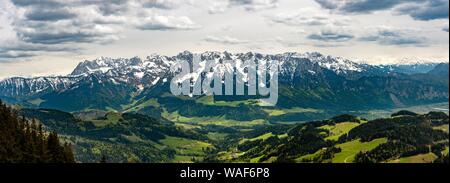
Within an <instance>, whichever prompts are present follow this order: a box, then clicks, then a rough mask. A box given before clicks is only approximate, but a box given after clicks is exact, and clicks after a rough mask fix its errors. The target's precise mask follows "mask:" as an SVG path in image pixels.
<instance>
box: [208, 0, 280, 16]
mask: <svg viewBox="0 0 450 183" xmlns="http://www.w3.org/2000/svg"><path fill="white" fill-rule="evenodd" d="M278 2H279V0H219V1H214V2H213V3H212V5H211V6H210V7H209V9H208V12H209V13H210V14H218V13H224V12H226V11H227V10H228V9H230V8H233V7H241V8H244V10H246V11H260V10H265V9H273V8H276V7H278V5H279V3H278Z"/></svg>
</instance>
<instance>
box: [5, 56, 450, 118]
mask: <svg viewBox="0 0 450 183" xmlns="http://www.w3.org/2000/svg"><path fill="white" fill-rule="evenodd" d="M253 58H254V59H255V60H256V61H257V62H263V61H267V60H276V61H278V64H279V66H280V69H281V70H280V76H279V81H280V87H279V90H280V97H279V102H278V104H277V107H278V108H295V107H302V108H318V109H332V110H354V109H376V108H390V107H398V106H409V105H417V104H427V103H434V102H446V101H448V79H446V75H445V71H447V73H448V67H445V66H441V65H437V66H439V67H437V66H435V67H436V70H433V69H434V68H433V69H431V70H430V71H428V72H425V71H426V70H429V67H431V66H428V65H426V66H425V65H423V66H422V65H420V69H416V70H414V69H412V70H413V71H411V70H408V69H406V70H408V71H407V72H406V71H404V72H403V71H399V69H392V68H400V66H389V67H387V66H373V65H368V64H358V63H356V62H352V61H351V60H348V59H344V58H340V57H332V56H325V55H322V54H320V53H316V52H313V53H304V54H300V53H284V54H275V55H267V54H259V53H252V52H250V53H238V54H232V53H228V52H205V53H202V54H201V59H202V63H206V62H207V61H213V62H216V63H218V64H219V65H218V67H226V68H234V67H236V66H239V65H242V63H243V62H244V61H247V60H249V59H253ZM192 59H193V54H192V53H190V52H188V51H185V52H182V53H180V54H178V55H176V56H172V57H168V56H161V55H152V56H148V57H146V58H145V59H140V58H138V57H134V58H130V59H124V58H120V59H112V58H106V57H102V58H99V59H96V60H93V61H84V62H81V63H80V64H79V65H78V66H77V67H76V68H75V69H74V71H73V72H72V73H71V74H70V75H68V76H63V77H39V78H10V79H6V80H3V81H1V82H0V98H2V99H4V100H5V101H8V102H12V103H18V104H21V105H25V106H27V107H45V108H52V109H60V110H64V111H83V110H86V109H104V110H117V111H124V110H127V109H130V108H133V107H134V108H136V107H137V106H138V105H141V104H142V103H145V101H148V100H151V99H157V100H158V102H159V106H158V107H159V108H170V107H168V106H170V105H171V104H172V103H173V102H175V101H177V102H178V104H179V105H180V107H179V109H180V110H181V112H183V109H182V107H184V106H183V105H181V103H180V101H178V100H179V99H177V98H174V97H170V94H169V93H170V92H169V87H168V85H169V82H168V81H170V80H171V78H172V77H173V76H174V74H175V73H171V72H170V67H171V66H172V65H173V64H175V63H178V62H181V61H188V62H190V63H192ZM225 59H234V60H235V62H234V63H231V65H226V64H229V63H222V62H221V61H223V60H225ZM447 66H448V64H447ZM412 67H415V66H412ZM422 67H423V68H422ZM387 68H388V69H387ZM402 68H403V66H402ZM417 68H419V67H418V66H417ZM424 68H426V69H424ZM437 69H438V70H437ZM236 70H237V71H238V72H243V70H244V69H243V68H237V69H236ZM230 71H231V70H230ZM422 72H423V73H422ZM412 73H420V76H419V75H417V74H412ZM436 74H437V75H436ZM193 75H201V74H200V73H194V74H193ZM447 75H448V74H447ZM425 78H433V81H436V82H432V83H430V82H429V81H428V80H427V79H425ZM447 78H448V77H447ZM241 82H242V81H241ZM446 83H447V84H446ZM168 96H169V97H168ZM193 99H196V98H193ZM247 99H249V98H247ZM247 99H245V98H242V97H233V96H232V97H215V98H214V100H228V101H236V100H247ZM194 103H195V102H194ZM186 105H189V106H191V107H193V106H195V109H194V110H191V111H190V113H201V114H203V112H198V111H197V112H194V111H196V110H200V109H204V108H205V106H204V105H203V106H202V104H198V102H196V103H195V104H190V103H189V104H188V103H186ZM173 107H176V106H173ZM172 110H178V109H176V108H172ZM208 110H211V109H208ZM217 110H220V109H219V107H218V108H217ZM228 110H232V109H231V108H230V109H228Z"/></svg>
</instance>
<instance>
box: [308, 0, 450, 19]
mask: <svg viewBox="0 0 450 183" xmlns="http://www.w3.org/2000/svg"><path fill="white" fill-rule="evenodd" d="M315 1H316V2H317V3H318V4H320V5H321V6H322V7H323V8H326V9H331V10H336V11H337V12H341V13H363V14H364V13H372V12H375V11H382V10H393V11H394V12H395V14H405V15H409V16H411V17H412V18H414V19H416V20H434V19H443V18H448V11H449V10H448V6H449V2H448V0H347V1H337V0H315Z"/></svg>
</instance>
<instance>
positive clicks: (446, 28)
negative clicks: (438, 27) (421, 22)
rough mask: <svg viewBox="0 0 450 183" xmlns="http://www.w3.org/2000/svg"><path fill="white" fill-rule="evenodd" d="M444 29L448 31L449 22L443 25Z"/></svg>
mask: <svg viewBox="0 0 450 183" xmlns="http://www.w3.org/2000/svg"><path fill="white" fill-rule="evenodd" d="M442 31H444V32H448V23H447V24H445V25H444V27H442Z"/></svg>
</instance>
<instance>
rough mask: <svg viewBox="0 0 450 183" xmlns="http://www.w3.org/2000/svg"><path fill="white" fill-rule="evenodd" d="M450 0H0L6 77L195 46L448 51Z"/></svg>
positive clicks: (397, 56) (427, 54)
mask: <svg viewBox="0 0 450 183" xmlns="http://www.w3.org/2000/svg"><path fill="white" fill-rule="evenodd" d="M448 7H449V1H448V0H108V1H106V0H105V1H103V0H0V79H2V78H6V77H12V76H42V75H66V74H69V73H70V72H71V71H72V70H73V69H74V68H75V66H76V65H77V63H79V62H81V61H84V60H93V59H96V58H99V57H102V56H106V57H113V58H118V57H124V58H129V57H134V56H139V57H145V56H148V55H152V54H162V55H167V56H174V55H177V54H178V53H180V52H182V51H185V50H188V51H191V52H195V53H200V52H205V51H228V52H233V53H242V52H250V51H252V52H259V53H264V54H278V53H285V52H300V53H304V52H314V51H316V52H321V53H323V54H326V55H333V56H340V57H345V58H349V59H353V60H355V61H358V62H365V63H371V64H387V63H398V62H408V61H411V60H417V59H421V60H426V61H444V62H448V60H449V32H448V31H449V30H448V29H449V19H448V14H449V9H448Z"/></svg>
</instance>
